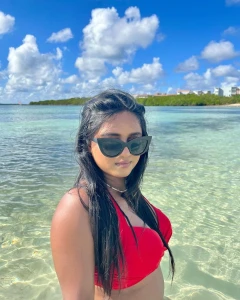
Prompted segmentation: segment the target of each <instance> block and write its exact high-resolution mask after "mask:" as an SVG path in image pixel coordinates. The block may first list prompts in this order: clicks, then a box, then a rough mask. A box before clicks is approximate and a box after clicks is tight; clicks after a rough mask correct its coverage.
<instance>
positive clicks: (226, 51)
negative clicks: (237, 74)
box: [201, 41, 240, 63]
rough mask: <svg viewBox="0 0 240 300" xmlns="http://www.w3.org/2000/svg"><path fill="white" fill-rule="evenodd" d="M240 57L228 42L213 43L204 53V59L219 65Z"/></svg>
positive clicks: (202, 54)
mask: <svg viewBox="0 0 240 300" xmlns="http://www.w3.org/2000/svg"><path fill="white" fill-rule="evenodd" d="M238 55H240V53H239V52H235V49H234V45H233V44H232V43H231V42H228V41H220V42H219V43H218V42H215V41H211V42H210V43H209V44H208V45H207V46H206V47H205V48H204V50H203V51H202V53H201V56H202V58H204V59H206V60H208V61H210V62H213V63H217V62H220V61H223V60H227V59H231V58H234V57H236V56H238Z"/></svg>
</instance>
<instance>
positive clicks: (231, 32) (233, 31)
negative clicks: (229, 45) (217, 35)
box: [223, 26, 240, 35]
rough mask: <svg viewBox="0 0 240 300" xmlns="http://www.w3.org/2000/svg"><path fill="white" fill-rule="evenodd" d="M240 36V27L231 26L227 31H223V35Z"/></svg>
mask: <svg viewBox="0 0 240 300" xmlns="http://www.w3.org/2000/svg"><path fill="white" fill-rule="evenodd" d="M239 34H240V28H239V27H233V26H230V27H228V28H227V29H226V30H224V31H223V35H239Z"/></svg>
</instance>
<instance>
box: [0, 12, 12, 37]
mask: <svg viewBox="0 0 240 300" xmlns="http://www.w3.org/2000/svg"><path fill="white" fill-rule="evenodd" d="M14 23H15V18H14V17H13V16H11V15H6V14H4V13H3V12H2V11H0V35H1V34H5V33H7V32H10V31H11V30H12V29H13V26H14Z"/></svg>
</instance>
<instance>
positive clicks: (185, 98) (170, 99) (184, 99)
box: [29, 94, 240, 106]
mask: <svg viewBox="0 0 240 300" xmlns="http://www.w3.org/2000/svg"><path fill="white" fill-rule="evenodd" d="M88 99H89V98H85V97H84V98H70V99H62V100H44V101H38V102H30V103H29V105H83V104H84V103H85V102H86V101H87V100H88ZM136 101H137V102H138V103H141V104H143V105H144V106H213V105H214V106H215V105H234V106H237V104H239V105H240V95H234V96H232V97H223V96H217V95H213V94H203V95H196V94H189V95H162V96H158V95H157V96H156V95H144V96H142V97H140V96H139V97H136Z"/></svg>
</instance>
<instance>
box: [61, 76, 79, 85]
mask: <svg viewBox="0 0 240 300" xmlns="http://www.w3.org/2000/svg"><path fill="white" fill-rule="evenodd" d="M78 81H79V78H78V76H77V75H71V76H69V77H67V78H65V79H62V83H70V84H74V83H77V82H78Z"/></svg>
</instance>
